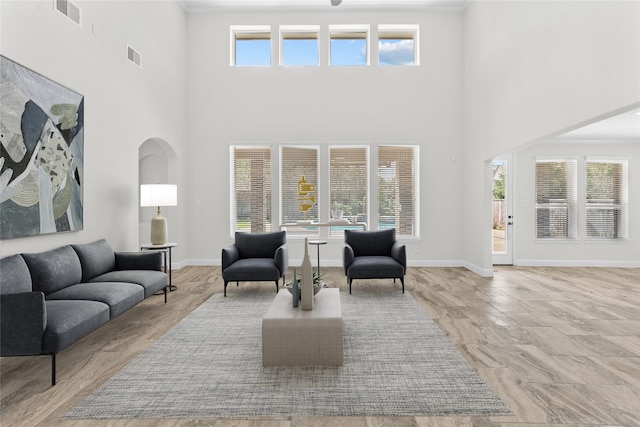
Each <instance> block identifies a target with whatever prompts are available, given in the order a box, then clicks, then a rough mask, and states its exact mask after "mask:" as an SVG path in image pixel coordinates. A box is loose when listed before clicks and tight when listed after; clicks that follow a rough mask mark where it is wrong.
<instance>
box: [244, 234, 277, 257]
mask: <svg viewBox="0 0 640 427" xmlns="http://www.w3.org/2000/svg"><path fill="white" fill-rule="evenodd" d="M286 242H287V232H286V231H275V232H273V233H241V232H236V241H235V244H236V246H237V248H238V252H239V254H240V258H241V259H246V258H273V257H274V255H275V253H276V249H278V248H279V247H280V246H282V245H283V244H285V243H286Z"/></svg>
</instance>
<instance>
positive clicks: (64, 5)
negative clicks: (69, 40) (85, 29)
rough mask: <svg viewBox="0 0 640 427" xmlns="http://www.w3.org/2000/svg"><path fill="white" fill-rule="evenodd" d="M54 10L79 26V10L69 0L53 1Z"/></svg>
mask: <svg viewBox="0 0 640 427" xmlns="http://www.w3.org/2000/svg"><path fill="white" fill-rule="evenodd" d="M53 3H54V6H55V8H56V10H57V11H58V12H60V13H62V14H63V15H64V16H66V17H67V18H69V19H71V20H72V21H73V22H75V23H76V24H78V25H80V8H79V7H78V6H76V5H75V4H73V3H71V2H70V1H69V0H53Z"/></svg>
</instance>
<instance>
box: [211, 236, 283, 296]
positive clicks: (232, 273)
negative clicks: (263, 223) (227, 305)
mask: <svg viewBox="0 0 640 427" xmlns="http://www.w3.org/2000/svg"><path fill="white" fill-rule="evenodd" d="M287 268H289V252H288V249H287V234H286V231H276V232H272V233H236V237H235V243H234V244H233V245H231V246H228V247H226V248H223V249H222V278H223V280H224V296H225V297H226V296H227V284H228V283H229V282H236V284H237V285H238V284H240V282H264V281H274V282H275V283H276V293H277V292H278V289H279V288H278V281H279V280H280V278H281V277H282V278H283V280H282V281H283V283H284V275H285V273H286V271H287Z"/></svg>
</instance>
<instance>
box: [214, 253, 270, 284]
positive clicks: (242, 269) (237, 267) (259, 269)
mask: <svg viewBox="0 0 640 427" xmlns="http://www.w3.org/2000/svg"><path fill="white" fill-rule="evenodd" d="M222 277H223V278H224V280H225V282H238V281H243V282H244V281H249V282H251V281H266V280H273V281H276V280H279V279H280V270H279V269H278V266H277V265H276V263H275V262H274V260H273V259H268V258H251V259H241V260H238V261H236V262H234V263H233V264H231V266H229V267H227V268H226V269H225V270H224V271H223V272H222Z"/></svg>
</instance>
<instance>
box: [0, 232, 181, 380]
mask: <svg viewBox="0 0 640 427" xmlns="http://www.w3.org/2000/svg"><path fill="white" fill-rule="evenodd" d="M161 270H162V254H161V253H159V252H151V251H149V252H114V251H113V250H112V249H111V246H110V245H109V243H108V242H107V241H106V240H104V239H102V240H98V241H95V242H93V243H88V244H79V245H67V246H62V247H59V248H57V249H53V250H50V251H47V252H40V253H23V254H18V255H12V256H8V257H5V258H2V259H0V356H33V355H51V356H52V359H51V383H52V385H55V383H56V353H58V352H59V351H61V350H63V349H64V348H66V347H68V346H69V345H71V344H73V343H74V342H76V341H78V340H79V339H80V338H82V337H84V336H85V335H87V334H89V333H90V332H92V331H94V330H95V329H97V328H98V327H100V326H102V325H103V324H105V323H107V322H108V321H109V320H111V319H113V318H114V317H116V316H118V315H119V314H122V313H123V312H125V311H127V310H128V309H130V308H131V307H133V306H135V305H136V304H138V303H139V302H141V301H143V300H144V299H145V298H147V297H150V296H151V295H154V294H155V293H156V292H158V291H161V290H164V302H165V303H166V302H167V285H168V282H167V275H166V274H165V273H164V272H162V271H161Z"/></svg>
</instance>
